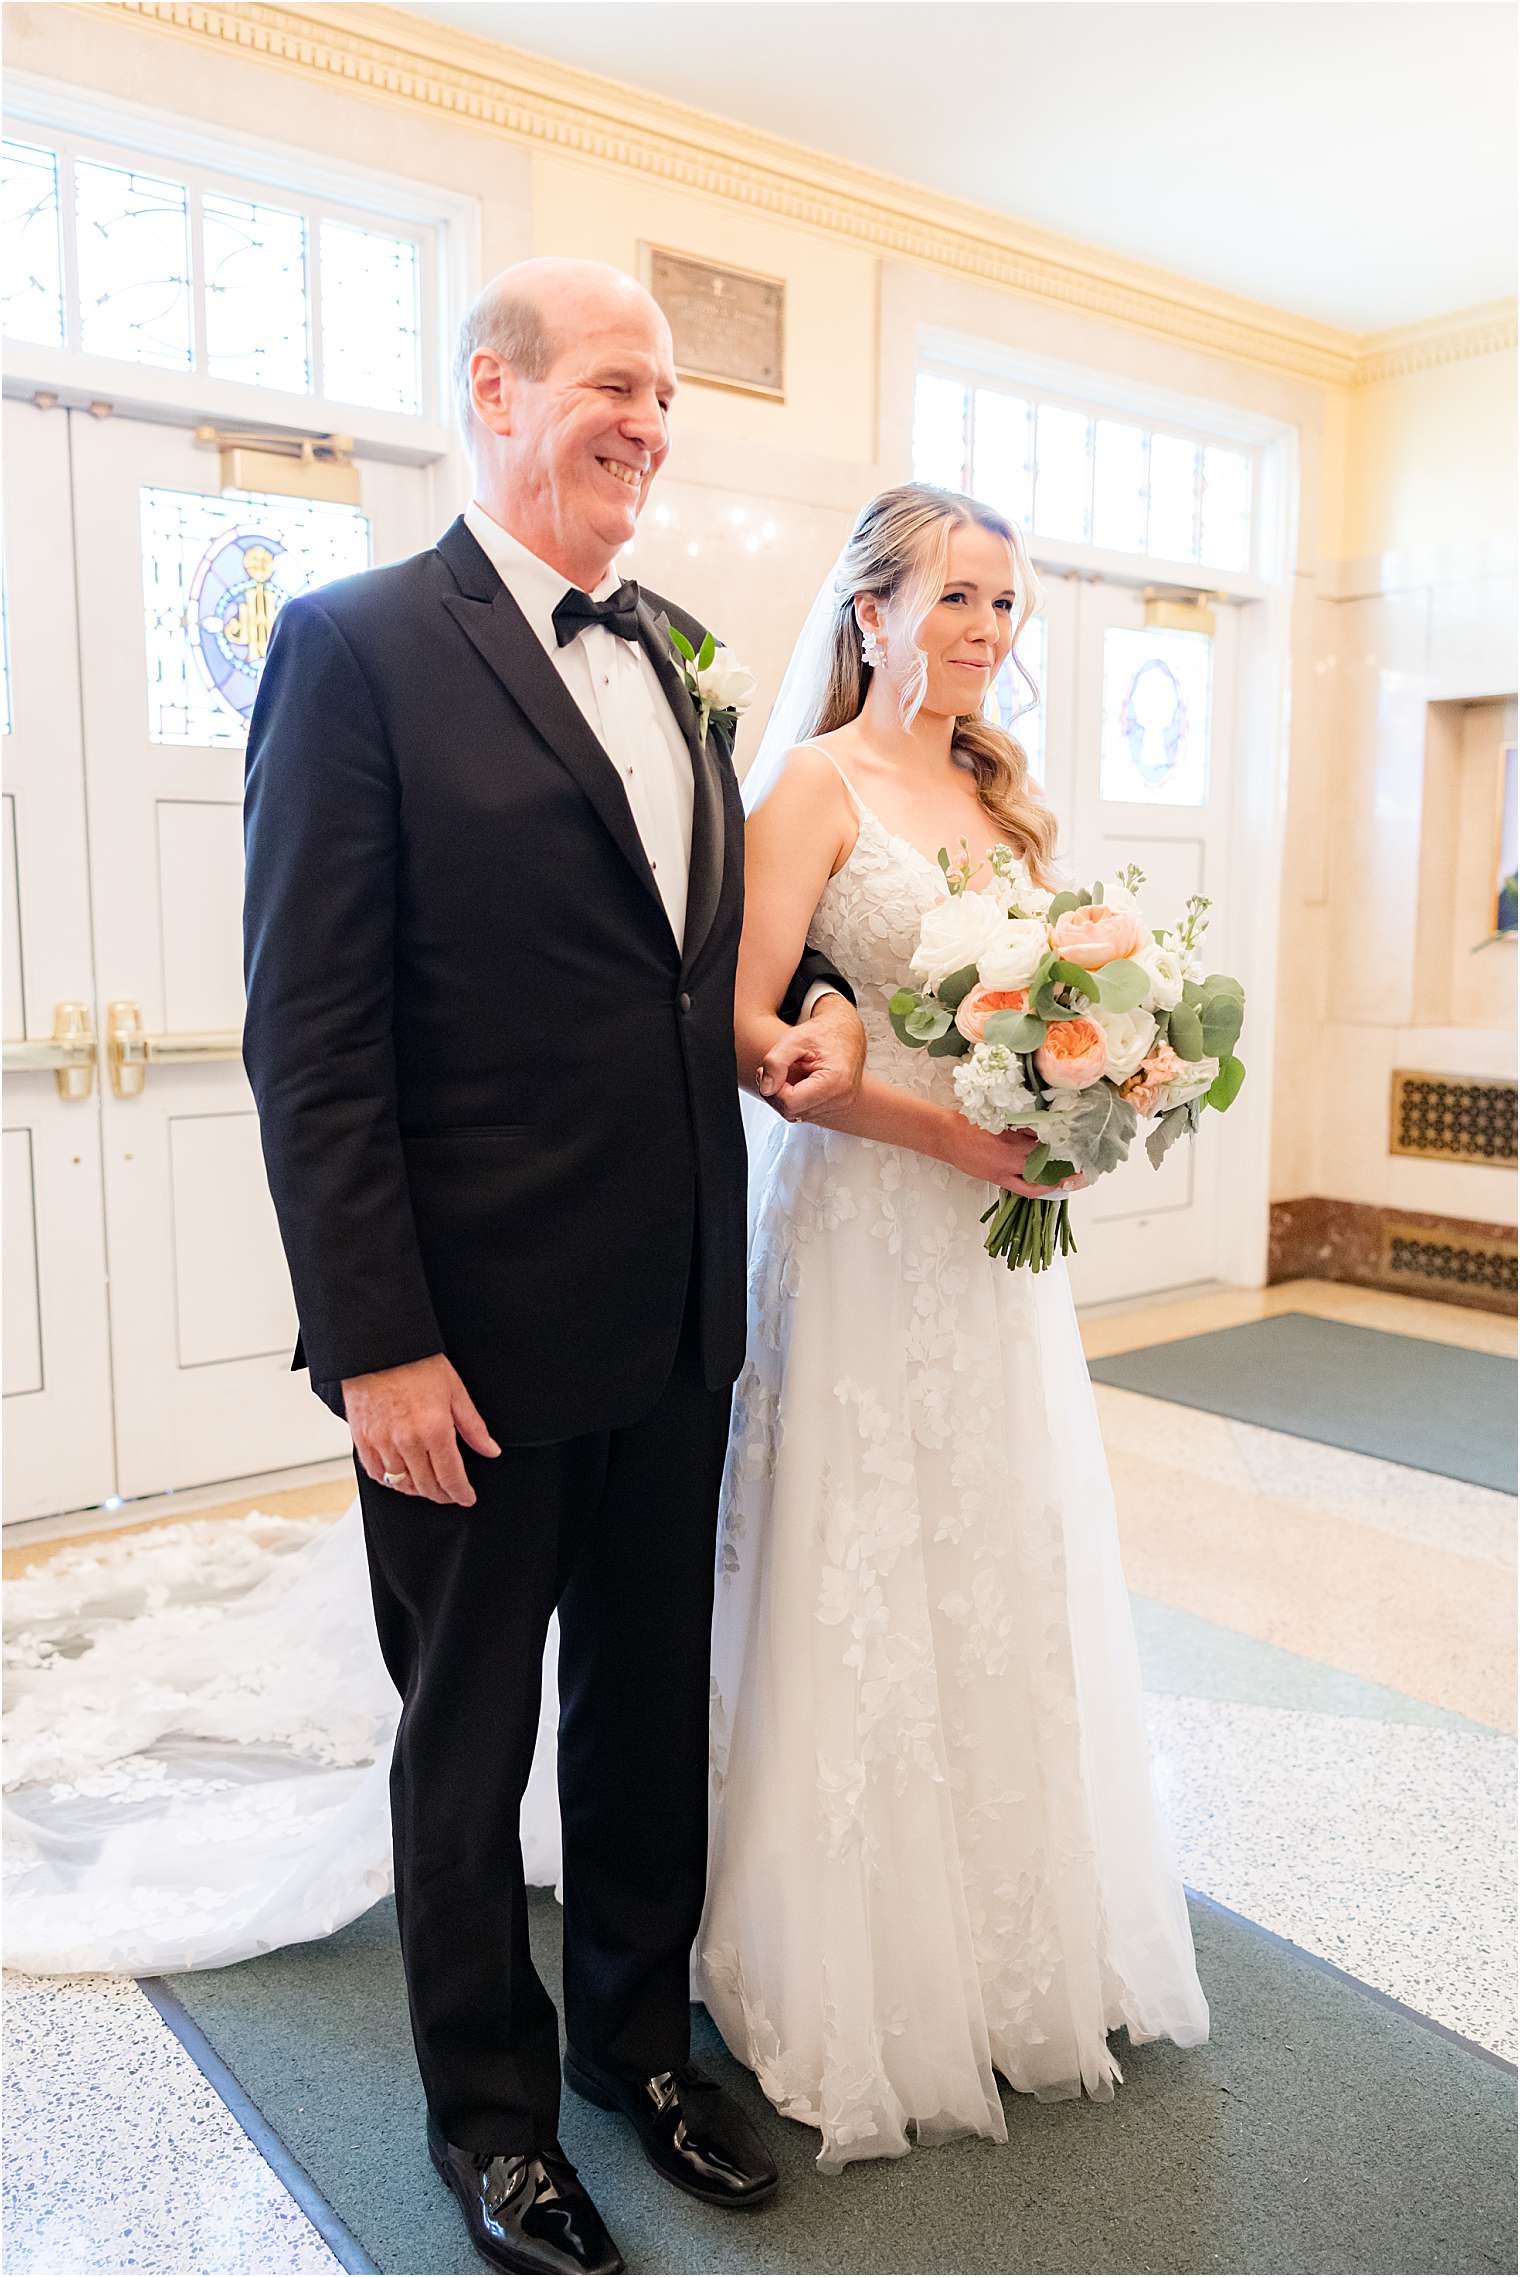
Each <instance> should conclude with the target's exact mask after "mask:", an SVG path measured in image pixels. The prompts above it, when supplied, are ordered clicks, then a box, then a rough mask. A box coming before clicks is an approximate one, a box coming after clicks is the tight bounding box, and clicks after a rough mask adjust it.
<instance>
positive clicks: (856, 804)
mask: <svg viewBox="0 0 1520 2277" xmlns="http://www.w3.org/2000/svg"><path fill="white" fill-rule="evenodd" d="M797 749H798V750H799V751H816V752H818V753H819V755H820V757H822V758H824V759H827V761H828V763H829V765H830V766H831V767H832V768H833V770H834V772H835V774H836V775H837V776H838V777H839V780H840V781H841V782H842V783H843V785H844V787H845V792H846V794H847V796H848V798H849V801H850V804H851V806H852V807H853V808H854V809H855V812H856V813H857V814H869V813H870V811H871V810H870V808H869V807H868V806H867V805H866V802H865V800H864V799H863V798H862V797H861V795H860V793H859V791H857V790H856V788H855V785H854V784H853V783H852V782H851V781H850V778H849V776H848V775H847V774H846V773H845V771H844V769H843V768H842V767H841V766H840V764H839V761H838V760H837V759H836V758H835V757H834V754H833V752H832V751H825V750H824V748H823V745H822V744H821V743H820V742H819V740H818V738H817V736H816V735H810V736H809V737H808V739H807V741H806V742H805V743H799V744H798V745H797Z"/></svg>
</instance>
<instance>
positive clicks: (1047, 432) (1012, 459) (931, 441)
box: [913, 371, 1255, 570]
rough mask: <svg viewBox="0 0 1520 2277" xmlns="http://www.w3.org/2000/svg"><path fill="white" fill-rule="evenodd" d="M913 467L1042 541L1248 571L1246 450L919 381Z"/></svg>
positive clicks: (943, 381) (1044, 402)
mask: <svg viewBox="0 0 1520 2277" xmlns="http://www.w3.org/2000/svg"><path fill="white" fill-rule="evenodd" d="M913 471H914V475H915V477H916V478H917V480H919V481H920V482H933V483H937V484H939V485H940V486H942V487H943V488H945V489H947V490H966V491H969V492H970V493H971V495H972V496H973V497H976V498H982V499H985V500H986V502H987V504H988V505H989V506H995V507H997V509H998V510H999V512H1000V513H1004V514H1007V515H1009V516H1010V517H1011V518H1012V519H1013V520H1014V521H1016V522H1017V523H1019V524H1020V526H1021V527H1022V528H1023V529H1025V530H1028V531H1030V532H1031V533H1033V534H1034V535H1035V536H1037V537H1043V538H1053V539H1057V540H1060V541H1063V542H1067V543H1070V544H1075V545H1093V546H1099V547H1102V548H1104V549H1105V550H1106V551H1108V552H1112V553H1129V554H1141V555H1148V556H1151V557H1153V558H1155V559H1157V560H1161V561H1173V562H1189V563H1197V564H1198V565H1199V566H1200V567H1201V568H1209V569H1219V570H1249V569H1250V567H1251V552H1252V530H1253V507H1254V492H1255V466H1254V462H1253V458H1252V454H1251V452H1250V451H1249V450H1246V449H1242V448H1238V447H1235V446H1232V445H1229V444H1223V443H1220V444H1215V443H1208V442H1205V441H1203V440H1202V439H1201V438H1198V437H1194V436H1187V435H1178V434H1169V433H1167V432H1166V431H1165V430H1164V429H1161V428H1151V427H1145V426H1141V425H1140V424H1138V423H1137V422H1136V421H1133V420H1126V419H1117V418H1105V417H1103V416H1102V415H1101V414H1098V413H1095V412H1089V411H1087V410H1085V409H1082V408H1080V407H1078V406H1077V405H1075V404H1071V403H1068V402H1063V401H1058V400H1055V399H1054V398H1048V397H1041V396H1039V395H1037V394H1036V393H1034V392H1033V391H1023V390H1021V391H1014V390H1012V389H1009V388H1002V387H988V386H984V385H977V384H973V383H972V382H970V381H962V380H959V379H955V378H952V377H950V376H949V375H948V374H946V373H943V372H935V371H924V372H920V374H919V376H918V384H917V395H916V399H915V404H914V423H913Z"/></svg>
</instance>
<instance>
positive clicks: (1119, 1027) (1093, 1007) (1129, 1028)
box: [1085, 1004, 1156, 1083]
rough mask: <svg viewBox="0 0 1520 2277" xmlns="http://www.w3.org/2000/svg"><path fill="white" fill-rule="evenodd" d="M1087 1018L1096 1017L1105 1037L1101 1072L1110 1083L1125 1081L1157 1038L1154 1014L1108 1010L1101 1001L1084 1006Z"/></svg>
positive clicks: (1092, 1018)
mask: <svg viewBox="0 0 1520 2277" xmlns="http://www.w3.org/2000/svg"><path fill="white" fill-rule="evenodd" d="M1085 1012H1086V1017H1087V1018H1088V1019H1089V1020H1096V1021H1097V1023H1098V1026H1099V1027H1100V1028H1101V1029H1102V1030H1103V1033H1104V1035H1105V1036H1106V1037H1107V1038H1108V1056H1107V1058H1106V1059H1105V1060H1104V1062H1103V1072H1104V1074H1105V1075H1106V1076H1107V1077H1108V1078H1109V1080H1110V1081H1111V1082H1113V1083H1124V1082H1126V1081H1127V1080H1128V1079H1129V1077H1130V1076H1132V1075H1133V1074H1134V1072H1135V1070H1136V1068H1137V1067H1138V1066H1139V1065H1140V1062H1141V1061H1142V1060H1143V1059H1144V1057H1145V1055H1146V1053H1147V1052H1148V1051H1149V1050H1150V1048H1151V1045H1152V1044H1153V1043H1154V1041H1155V1038H1156V1020H1155V1015H1154V1014H1153V1013H1150V1012H1108V1011H1105V1010H1104V1008H1103V1006H1102V1005H1101V1004H1089V1005H1087V1006H1086V1007H1085Z"/></svg>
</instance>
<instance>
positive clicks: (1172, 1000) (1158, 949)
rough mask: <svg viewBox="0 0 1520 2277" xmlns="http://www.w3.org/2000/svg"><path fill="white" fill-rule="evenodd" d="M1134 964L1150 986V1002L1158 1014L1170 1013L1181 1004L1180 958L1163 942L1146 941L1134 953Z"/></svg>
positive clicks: (1181, 976) (1182, 975) (1181, 973)
mask: <svg viewBox="0 0 1520 2277" xmlns="http://www.w3.org/2000/svg"><path fill="white" fill-rule="evenodd" d="M1134 962H1135V963H1136V964H1137V965H1139V967H1140V969H1141V971H1142V972H1143V973H1144V974H1145V976H1146V978H1147V979H1148V980H1149V982H1150V984H1151V988H1150V1000H1151V1002H1152V1004H1154V1005H1155V1007H1156V1010H1157V1011H1158V1012H1171V1011H1174V1010H1175V1009H1176V1007H1177V1006H1178V1005H1179V1004H1180V1003H1181V1002H1182V983H1183V980H1184V978H1185V977H1186V976H1185V975H1184V972H1183V969H1182V958H1181V957H1180V956H1179V954H1178V953H1177V951H1176V950H1175V949H1171V948H1168V947H1167V945H1166V943H1165V942H1164V941H1151V940H1147V941H1146V943H1145V945H1144V947H1143V948H1140V949H1137V950H1136V952H1135V957H1134Z"/></svg>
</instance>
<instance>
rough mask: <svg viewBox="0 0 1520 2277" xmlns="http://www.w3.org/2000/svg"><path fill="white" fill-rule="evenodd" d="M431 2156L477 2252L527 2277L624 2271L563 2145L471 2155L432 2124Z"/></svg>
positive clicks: (494, 2264)
mask: <svg viewBox="0 0 1520 2277" xmlns="http://www.w3.org/2000/svg"><path fill="white" fill-rule="evenodd" d="M428 2152H429V2155H430V2156H431V2158H432V2161H433V2164H434V2165H435V2166H436V2167H437V2169H438V2172H439V2174H440V2175H441V2176H442V2177H443V2180H444V2181H445V2182H446V2183H447V2185H448V2187H449V2188H450V2190H452V2191H453V2193H454V2196H455V2197H456V2198H457V2199H458V2200H459V2203H460V2206H461V2207H462V2209H463V2211H464V2219H465V2227H466V2228H467V2229H468V2230H469V2233H470V2238H471V2242H472V2243H473V2245H474V2247H475V2250H476V2252H477V2253H478V2254H479V2255H480V2256H481V2258H482V2259H483V2260H485V2261H489V2262H490V2264H491V2266H492V2268H493V2269H510V2270H517V2271H521V2272H523V2277H581V2273H582V2272H589V2271H602V2270H616V2269H621V2268H622V2267H623V2266H624V2264H623V2257H622V2255H621V2254H620V2253H619V2252H618V2249H617V2247H616V2246H615V2245H614V2244H613V2242H612V2239H611V2238H610V2236H609V2235H608V2233H607V2226H606V2224H605V2222H604V2221H603V2220H602V2217H601V2215H600V2214H599V2213H598V2212H597V2210H596V2208H595V2206H594V2205H593V2204H592V2202H591V2199H590V2196H589V2194H588V2193H587V2192H586V2191H585V2190H583V2189H582V2187H581V2183H580V2179H579V2177H578V2176H577V2174H576V2171H575V2168H574V2167H573V2166H572V2165H571V2164H570V2161H569V2159H567V2158H566V2156H565V2154H564V2152H563V2151H562V2150H561V2149H560V2147H559V2145H558V2143H552V2144H550V2145H549V2147H548V2148H547V2149H546V2150H535V2151H468V2150H461V2149H460V2148H459V2145H458V2144H457V2143H451V2142H446V2141H445V2140H444V2137H443V2136H442V2135H441V2134H440V2132H439V2131H438V2129H437V2127H435V2126H434V2125H433V2123H432V2121H431V2120H430V2121H429V2122H428Z"/></svg>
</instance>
